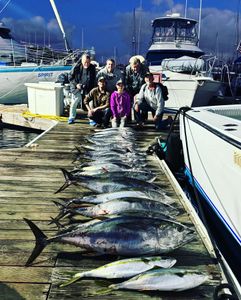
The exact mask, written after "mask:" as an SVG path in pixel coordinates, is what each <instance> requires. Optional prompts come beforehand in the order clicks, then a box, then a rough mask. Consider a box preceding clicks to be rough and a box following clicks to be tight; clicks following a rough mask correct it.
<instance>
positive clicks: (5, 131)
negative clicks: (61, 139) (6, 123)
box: [0, 127, 41, 149]
mask: <svg viewBox="0 0 241 300" xmlns="http://www.w3.org/2000/svg"><path fill="white" fill-rule="evenodd" d="M40 133H41V131H36V130H34V131H32V130H31V131H29V130H26V129H24V130H23V129H17V128H16V127H14V128H13V127H11V128H7V127H2V128H0V149H3V148H5V149H8V148H20V147H23V146H24V145H26V144H28V143H29V142H30V141H31V140H33V139H34V138H36V137H37V136H38V135H39V134H40Z"/></svg>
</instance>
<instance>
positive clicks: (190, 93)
mask: <svg viewBox="0 0 241 300" xmlns="http://www.w3.org/2000/svg"><path fill="white" fill-rule="evenodd" d="M196 26H197V21H195V20H193V19H190V18H186V17H185V18H184V17H181V16H180V14H176V13H175V14H171V15H167V16H165V17H160V18H156V19H155V20H153V22H152V27H153V34H152V39H151V45H150V47H149V49H148V51H147V54H146V61H147V63H148V65H149V69H150V71H151V72H152V73H154V74H155V80H156V81H162V82H163V83H164V84H165V85H166V86H167V88H168V90H169V100H168V101H167V102H166V103H165V107H166V108H172V109H178V108H180V107H182V106H186V105H187V106H189V107H199V106H206V105H208V102H209V100H210V99H211V98H212V97H213V96H215V95H217V93H218V91H219V89H220V87H221V82H220V81H216V80H214V79H213V77H212V75H211V72H212V68H213V66H214V63H215V60H216V58H215V57H208V56H205V55H204V52H203V51H202V50H201V49H200V48H199V47H198V34H197V30H196Z"/></svg>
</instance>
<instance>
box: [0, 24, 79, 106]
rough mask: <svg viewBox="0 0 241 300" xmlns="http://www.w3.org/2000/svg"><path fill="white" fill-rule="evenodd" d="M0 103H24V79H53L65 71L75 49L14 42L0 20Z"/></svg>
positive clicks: (33, 80)
mask: <svg viewBox="0 0 241 300" xmlns="http://www.w3.org/2000/svg"><path fill="white" fill-rule="evenodd" d="M0 49H1V50H0V104H20V103H27V89H26V87H25V85H24V83H25V82H39V81H53V82H54V81H56V80H57V78H58V76H59V75H60V74H61V73H64V72H69V71H70V70H71V64H72V63H73V59H72V58H73V57H74V55H76V53H68V52H64V51H63V52H60V51H54V50H52V49H50V48H48V47H37V46H33V45H26V44H21V43H20V42H17V41H16V40H15V39H14V38H13V37H12V35H11V31H10V28H8V27H6V26H5V25H4V23H3V22H0Z"/></svg>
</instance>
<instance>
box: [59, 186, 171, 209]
mask: <svg viewBox="0 0 241 300" xmlns="http://www.w3.org/2000/svg"><path fill="white" fill-rule="evenodd" d="M126 198H147V199H150V200H157V201H160V202H162V203H165V204H173V203H174V202H175V199H173V198H171V197H169V196H167V195H166V193H165V192H163V191H159V192H157V191H152V190H149V191H127V190H123V191H120V192H111V193H103V194H97V195H90V196H84V197H81V198H73V199H70V200H68V201H67V202H66V203H65V205H64V206H65V207H68V206H71V205H74V206H75V205H78V204H82V203H91V204H100V203H104V202H106V201H109V200H113V199H126Z"/></svg>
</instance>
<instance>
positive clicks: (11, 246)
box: [0, 119, 222, 299]
mask: <svg viewBox="0 0 241 300" xmlns="http://www.w3.org/2000/svg"><path fill="white" fill-rule="evenodd" d="M91 134H93V130H91V129H90V127H89V126H88V125H87V120H86V119H82V120H80V121H79V122H77V123H76V124H74V125H72V126H71V130H70V129H69V125H67V124H66V123H63V122H59V123H58V124H56V125H55V126H54V127H53V128H52V129H51V130H49V131H48V132H47V133H46V134H44V135H42V136H41V138H39V139H38V140H37V141H35V142H34V144H35V146H32V147H31V145H30V146H29V147H24V148H21V149H19V148H18V149H8V150H4V149H2V150H1V156H0V157H1V178H0V183H1V184H0V189H1V215H0V216H1V217H0V224H1V225H0V226H1V230H0V236H1V244H0V250H1V252H0V253H1V255H0V265H1V271H0V281H1V284H0V293H1V295H4V297H5V298H4V299H8V297H10V295H11V299H65V298H66V297H67V295H68V299H71V298H73V299H76V297H80V298H81V297H85V298H88V297H91V298H92V299H99V296H98V291H99V290H100V289H102V288H103V287H107V286H108V284H109V281H107V280H103V279H102V280H97V279H96V280H89V279H87V280H82V281H81V282H78V283H76V284H74V285H71V286H68V287H65V288H60V287H59V284H60V283H62V282H63V281H64V280H66V279H67V278H70V276H71V275H73V274H74V273H75V272H79V271H81V270H82V271H83V270H90V269H93V268H95V267H97V266H101V265H103V264H105V263H107V262H110V261H113V257H110V256H108V255H105V256H93V257H91V256H88V255H87V256H85V255H84V254H83V253H82V254H81V250H80V249H78V248H76V247H73V246H68V245H64V246H63V245H59V244H51V245H48V247H47V248H46V250H44V252H43V253H42V254H41V255H40V256H39V257H38V258H37V260H36V262H35V263H34V264H33V265H31V266H29V267H25V263H26V261H27V259H28V257H29V255H30V253H31V251H32V249H33V247H34V236H33V234H32V232H31V231H30V230H29V228H28V226H27V224H26V223H25V222H24V221H23V218H27V219H30V220H32V221H33V222H34V223H36V225H37V226H38V227H40V228H41V230H43V231H44V232H45V234H47V235H48V236H53V235H55V234H56V232H57V228H56V226H55V225H54V224H52V225H49V222H50V220H51V217H54V216H56V214H57V213H58V208H57V207H56V206H55V204H54V203H53V202H52V201H53V200H58V198H59V197H61V198H66V199H71V198H73V197H76V196H80V195H85V194H87V195H88V194H89V193H90V191H88V190H86V189H83V188H81V187H79V186H74V185H71V186H70V187H68V188H67V189H65V190H64V191H63V192H61V193H60V194H54V193H55V192H56V190H57V189H58V188H59V187H60V186H61V185H62V184H63V182H64V179H63V175H62V172H61V171H60V168H65V169H67V170H71V169H72V167H73V161H74V160H75V159H76V153H75V151H73V150H74V149H75V146H76V145H79V144H81V143H82V141H83V138H84V136H86V135H91ZM155 134H156V132H155V131H153V129H151V128H149V129H148V130H145V131H137V132H136V143H137V144H138V146H140V148H141V149H142V148H143V149H146V147H147V146H148V145H149V143H150V142H152V140H153V138H154V136H155ZM163 134H164V135H165V133H163ZM147 160H148V169H149V170H151V171H153V172H155V174H156V175H157V181H156V182H157V184H158V185H160V187H162V188H163V190H164V191H165V192H166V193H167V195H168V196H170V197H171V198H173V199H174V200H175V205H176V206H177V207H179V208H180V209H181V210H182V214H181V215H180V216H178V217H177V220H178V221H180V222H183V223H185V224H187V225H188V226H191V227H194V226H195V231H196V238H195V240H194V241H192V242H190V243H188V244H186V245H184V246H182V247H180V248H179V249H176V250H175V251H173V252H170V253H169V254H168V255H170V256H171V257H175V258H176V259H177V267H179V268H180V267H190V268H194V269H198V270H200V271H203V272H206V273H208V275H209V280H208V281H207V282H205V284H203V285H201V286H199V287H197V288H195V289H193V290H188V291H183V292H178V293H177V292H169V293H167V292H149V293H148V292H144V293H142V294H141V297H142V298H144V299H153V298H154V299H159V298H160V297H163V299H164V298H165V299H212V297H213V293H214V291H215V288H216V287H218V286H219V285H220V284H221V283H222V272H221V269H220V267H219V265H218V264H216V259H215V258H214V253H213V251H212V247H211V244H210V243H209V241H208V238H207V236H206V233H205V229H204V228H203V226H202V224H201V223H200V222H199V221H198V218H196V215H195V212H194V211H193V210H192V209H191V208H190V207H189V208H187V207H188V206H186V205H184V204H185V202H186V200H185V198H183V197H184V195H183V193H182V191H181V189H180V188H179V187H178V185H177V183H176V182H175V181H174V179H172V176H171V175H170V174H169V173H168V172H167V169H168V168H167V167H166V166H165V164H164V163H163V162H160V161H159V160H158V159H157V158H156V157H155V156H147ZM186 203H187V202H186ZM194 220H195V223H193V221H194ZM194 224H195V225H194ZM96 293H97V294H96ZM101 297H102V298H103V299H105V298H106V299H108V298H109V297H111V299H123V297H125V298H127V299H139V298H140V293H139V292H134V291H133V292H131V291H112V292H111V296H110V295H102V296H101Z"/></svg>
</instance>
